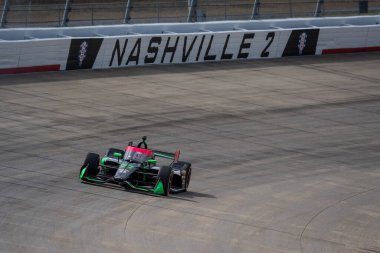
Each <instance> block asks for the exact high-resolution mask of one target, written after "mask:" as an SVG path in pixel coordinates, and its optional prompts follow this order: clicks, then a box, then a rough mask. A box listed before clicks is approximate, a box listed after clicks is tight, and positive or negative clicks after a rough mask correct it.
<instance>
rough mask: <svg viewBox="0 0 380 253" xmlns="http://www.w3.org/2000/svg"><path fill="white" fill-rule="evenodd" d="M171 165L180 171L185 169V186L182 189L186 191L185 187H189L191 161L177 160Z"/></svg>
mask: <svg viewBox="0 0 380 253" xmlns="http://www.w3.org/2000/svg"><path fill="white" fill-rule="evenodd" d="M173 167H176V168H177V169H180V170H181V171H183V170H186V180H185V187H184V189H183V190H184V191H187V188H188V187H189V184H190V178H191V163H188V162H183V161H177V162H175V163H174V164H173Z"/></svg>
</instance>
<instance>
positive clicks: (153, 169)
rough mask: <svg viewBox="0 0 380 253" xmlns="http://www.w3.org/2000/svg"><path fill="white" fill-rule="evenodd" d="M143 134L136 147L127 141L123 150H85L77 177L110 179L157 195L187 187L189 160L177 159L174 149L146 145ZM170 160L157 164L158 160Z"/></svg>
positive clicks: (98, 181)
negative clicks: (103, 153)
mask: <svg viewBox="0 0 380 253" xmlns="http://www.w3.org/2000/svg"><path fill="white" fill-rule="evenodd" d="M145 141H146V137H145V136H144V137H143V140H142V142H140V143H139V144H138V145H137V147H135V146H133V143H132V142H130V143H129V144H128V146H127V148H126V149H125V151H124V150H121V149H115V148H110V149H109V150H108V151H107V153H106V154H105V156H103V158H101V159H100V156H99V155H98V154H95V153H88V154H87V157H86V159H85V161H84V163H83V165H82V167H81V168H80V172H79V178H80V179H81V180H82V181H84V182H89V183H94V184H105V183H112V184H118V185H120V186H123V187H126V188H132V189H136V190H141V191H144V192H149V193H153V194H158V195H165V196H168V195H169V193H177V192H184V191H186V190H187V188H188V187H189V183H190V177H191V164H190V163H188V162H183V161H178V158H179V154H180V152H179V150H178V151H177V152H175V153H170V152H163V151H158V150H152V149H148V146H147V144H146V142H145ZM162 159H165V160H170V162H169V163H168V164H167V165H165V166H159V165H158V160H162Z"/></svg>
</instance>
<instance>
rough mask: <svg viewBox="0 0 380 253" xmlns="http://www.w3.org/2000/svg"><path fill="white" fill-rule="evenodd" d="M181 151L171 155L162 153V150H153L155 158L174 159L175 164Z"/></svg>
mask: <svg viewBox="0 0 380 253" xmlns="http://www.w3.org/2000/svg"><path fill="white" fill-rule="evenodd" d="M180 153H181V152H180V151H179V150H177V151H176V152H175V153H170V152H165V151H160V150H153V154H154V156H158V157H162V158H167V159H173V160H174V161H175V162H176V161H178V159H179V155H180Z"/></svg>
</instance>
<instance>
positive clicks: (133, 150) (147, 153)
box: [125, 146, 153, 156]
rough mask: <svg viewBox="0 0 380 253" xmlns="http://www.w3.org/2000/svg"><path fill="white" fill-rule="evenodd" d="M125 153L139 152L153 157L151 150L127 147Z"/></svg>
mask: <svg viewBox="0 0 380 253" xmlns="http://www.w3.org/2000/svg"><path fill="white" fill-rule="evenodd" d="M125 151H130V152H139V153H142V154H144V155H146V156H153V150H150V149H144V148H136V147H132V146H128V147H127V148H126V150H125Z"/></svg>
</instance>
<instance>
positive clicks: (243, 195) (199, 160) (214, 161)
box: [0, 53, 380, 253]
mask: <svg viewBox="0 0 380 253" xmlns="http://www.w3.org/2000/svg"><path fill="white" fill-rule="evenodd" d="M143 135H147V136H148V144H150V146H151V147H154V148H158V149H163V150H169V151H174V150H176V149H177V148H180V149H181V151H182V159H183V160H188V161H191V162H192V163H193V175H192V181H191V183H190V188H189V192H187V193H184V194H176V195H171V196H170V197H168V198H165V197H156V196H150V195H145V194H141V193H136V192H132V191H126V190H124V189H115V188H112V187H101V186H94V185H89V184H84V183H80V182H79V180H78V178H77V177H78V172H79V167H80V165H81V164H82V162H83V160H84V157H85V155H86V153H87V152H88V151H93V152H104V151H105V149H106V148H108V147H111V146H113V147H120V148H123V147H125V146H126V144H127V143H128V141H130V140H134V141H135V142H136V141H138V140H140V138H141V136H143ZM379 136H380V54H379V53H371V54H356V55H340V56H323V57H302V58H286V59H278V60H258V61H257V60H256V61H242V62H225V63H211V64H192V65H180V66H178V65H177V66H173V65H172V66H155V67H137V68H129V69H119V70H106V71H71V72H55V73H43V74H27V75H18V76H1V77H0V159H1V164H0V252H2V253H19V252H22V253H24V252H27V253H50V252H55V253H61V252H68V253H69V252H70V253H73V252H82V253H86V252H88V253H108V252H109V253H113V252H115V253H116V252H117V253H120V252H128V253H129V252H131V253H134V252H136V253H145V252H147V253H150V252H154V253H159V252H163V253H168V252H181V253H187V252H191V253H193V252H205V253H214V252H215V253H222V252H226V253H227V252H258V253H266V252H318V253H320V252H372V253H373V252H380V197H379V196H380V194H379V193H380V188H379V187H380V168H379V167H380V137H379Z"/></svg>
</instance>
